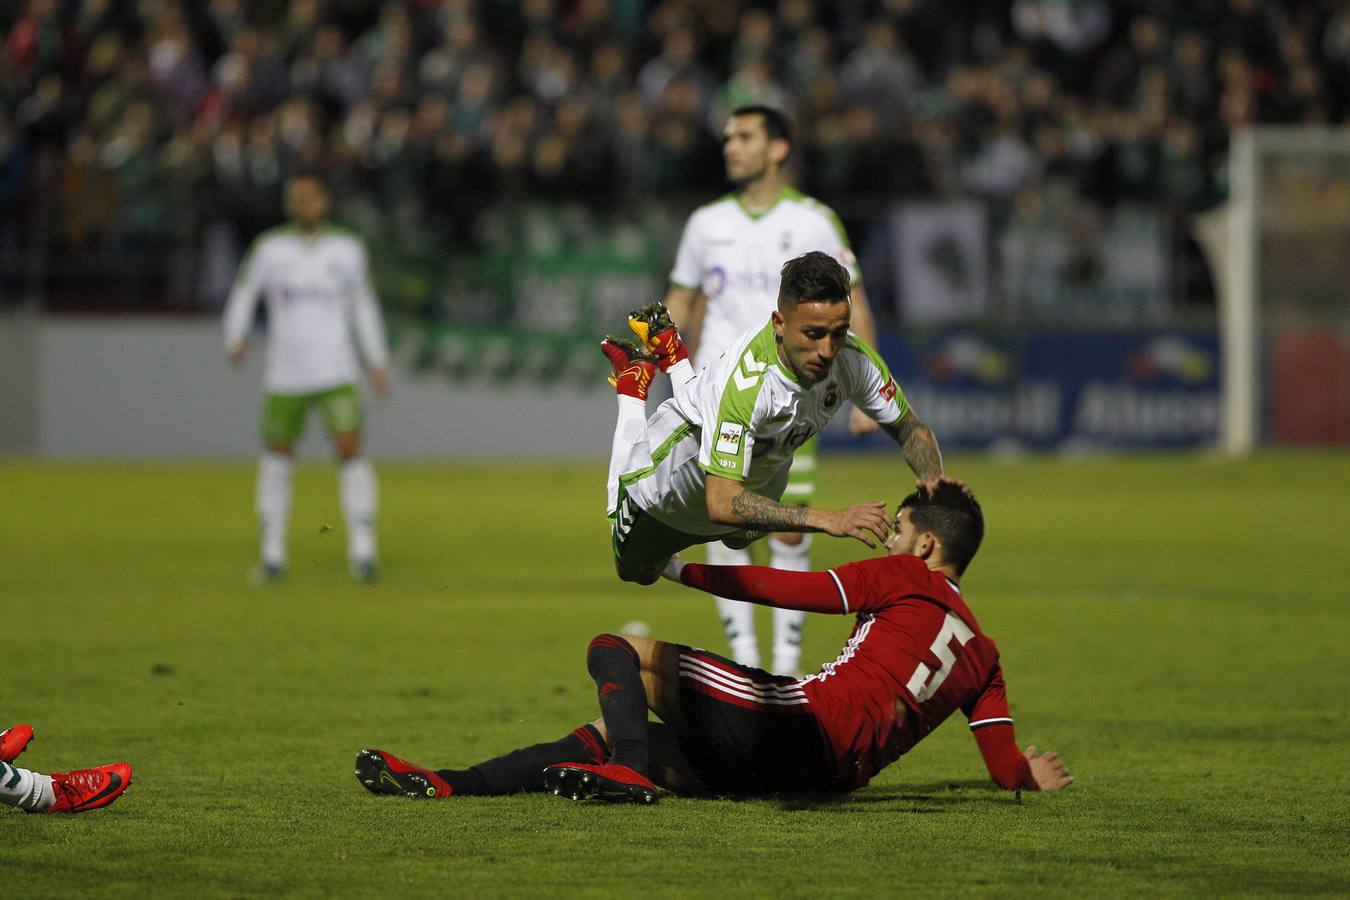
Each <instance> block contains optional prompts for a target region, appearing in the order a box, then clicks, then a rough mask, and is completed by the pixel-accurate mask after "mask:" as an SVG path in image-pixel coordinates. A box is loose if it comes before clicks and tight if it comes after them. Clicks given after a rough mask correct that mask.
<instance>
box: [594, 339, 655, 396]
mask: <svg viewBox="0 0 1350 900" xmlns="http://www.w3.org/2000/svg"><path fill="white" fill-rule="evenodd" d="M600 350H601V351H602V352H603V353H604V354H605V356H607V357H609V364H610V365H611V366H613V367H614V374H613V375H612V376H610V379H609V383H610V384H612V385H614V390H615V391H617V392H618V393H620V394H624V395H626V396H629V397H636V398H638V399H639V400H642V401H644V402H645V401H646V399H647V389H648V388H650V387H651V386H652V378H653V377H655V375H656V365H657V360H656V357H655V356H652V355H651V354H650V353H648V352H647V351H646V350H644V349H642V348H641V347H639V346H638V345H637V344H634V343H633V342H632V341H630V340H626V339H624V338H617V337H614V336H613V335H610V336H608V337H606V338H605V339H604V340H603V341H601V342H600Z"/></svg>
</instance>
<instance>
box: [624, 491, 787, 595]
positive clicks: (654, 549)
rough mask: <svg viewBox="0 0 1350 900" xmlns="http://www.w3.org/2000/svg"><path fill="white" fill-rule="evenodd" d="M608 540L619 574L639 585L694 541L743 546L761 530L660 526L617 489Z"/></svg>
mask: <svg viewBox="0 0 1350 900" xmlns="http://www.w3.org/2000/svg"><path fill="white" fill-rule="evenodd" d="M609 527H610V532H609V533H610V543H611V545H612V546H613V548H614V565H615V567H616V568H617V569H618V570H619V576H620V577H621V578H626V579H628V580H631V581H636V582H638V583H639V584H651V583H652V582H654V581H656V580H657V579H658V578H660V577H661V572H662V571H663V570H664V569H665V567H666V563H668V562H670V558H671V557H672V556H674V555H675V554H676V553H679V552H680V551H681V550H684V549H686V548H688V547H692V546H694V545H695V544H708V543H711V542H713V541H735V542H736V543H738V544H741V545H745V544H748V543H750V542H751V541H755V540H758V539H759V538H762V537H763V536H764V532H762V531H750V530H747V529H744V528H739V529H736V530H735V531H733V532H730V533H728V534H721V535H715V536H712V535H706V534H689V533H688V532H685V531H678V530H676V529H674V528H671V527H670V526H669V525H663V524H661V523H660V522H658V521H657V520H656V519H654V518H652V517H651V516H649V515H647V513H646V512H644V511H643V510H641V509H639V508H638V507H637V506H635V505H634V504H633V502H632V501H631V500H629V499H628V495H627V493H625V492H624V491H623V490H622V488H621V489H620V491H619V508H618V511H617V512H616V513H615V514H614V515H612V516H610V517H609Z"/></svg>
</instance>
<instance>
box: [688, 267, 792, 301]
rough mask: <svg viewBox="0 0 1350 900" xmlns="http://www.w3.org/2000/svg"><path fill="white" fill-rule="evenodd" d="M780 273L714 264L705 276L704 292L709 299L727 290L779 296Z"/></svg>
mask: <svg viewBox="0 0 1350 900" xmlns="http://www.w3.org/2000/svg"><path fill="white" fill-rule="evenodd" d="M778 280H779V278H778V273H777V272H764V271H755V270H751V269H732V270H730V271H728V270H727V269H725V268H723V267H722V266H713V267H712V268H711V269H709V270H708V272H707V274H706V275H704V276H703V293H705V294H707V295H708V298H709V299H714V298H717V297H720V296H721V295H722V294H723V293H725V292H726V291H733V292H736V293H741V294H772V295H773V296H774V298H775V299H776V298H777V297H778Z"/></svg>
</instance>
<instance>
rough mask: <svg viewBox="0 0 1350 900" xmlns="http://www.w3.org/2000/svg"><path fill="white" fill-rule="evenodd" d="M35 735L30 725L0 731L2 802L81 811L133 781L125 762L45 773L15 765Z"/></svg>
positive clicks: (104, 802) (101, 804) (36, 808)
mask: <svg viewBox="0 0 1350 900" xmlns="http://www.w3.org/2000/svg"><path fill="white" fill-rule="evenodd" d="M32 739H33V727H32V726H31V725H15V726H14V727H13V728H10V729H8V730H6V731H0V803H2V804H4V805H5V806H17V807H18V808H19V809H22V810H24V811H25V812H30V813H44V812H45V813H55V812H63V813H78V812H88V811H90V810H93V809H100V808H102V807H104V806H107V805H108V804H110V803H112V802H113V801H114V800H116V799H117V798H118V797H120V796H122V792H123V791H125V790H126V789H127V786H128V785H130V784H131V766H129V765H127V764H126V763H124V762H120V763H113V764H112V765H109V766H96V767H94V768H92V769H77V770H75V771H74V772H58V773H56V774H54V775H43V774H42V773H41V772H34V771H32V770H30V769H23V768H20V767H19V766H16V765H13V762H14V760H15V759H16V758H17V757H18V755H19V754H20V753H22V752H23V751H24V748H26V747H27V746H28V742H29V741H31V740H32Z"/></svg>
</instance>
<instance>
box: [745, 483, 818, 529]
mask: <svg viewBox="0 0 1350 900" xmlns="http://www.w3.org/2000/svg"><path fill="white" fill-rule="evenodd" d="M731 512H732V514H733V515H735V516H736V517H737V518H739V519H740V520H741V521H742V522H744V523H745V524H746V525H748V526H750V527H752V528H762V529H764V530H765V531H803V530H805V529H806V518H807V515H808V514H809V510H807V508H806V507H804V506H784V505H783V504H782V503H775V502H774V501H772V500H770V499H769V498H768V497H765V496H764V495H763V494H756V493H755V492H754V491H747V490H745V489H744V488H742V489H741V491H740V492H739V493H737V494H736V496H734V497H732V498H731Z"/></svg>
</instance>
